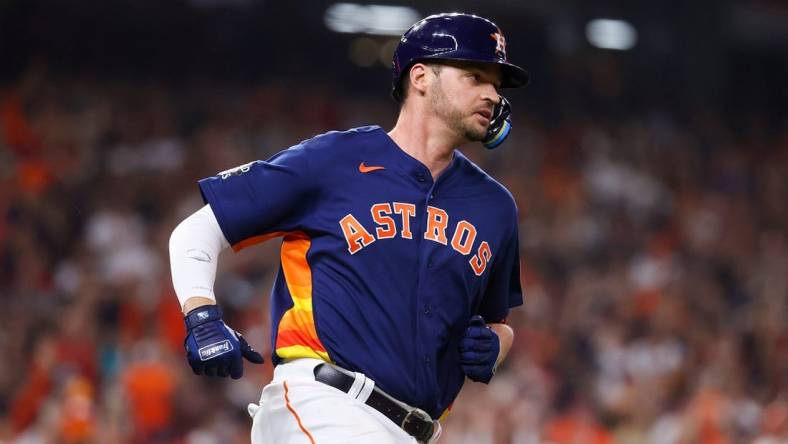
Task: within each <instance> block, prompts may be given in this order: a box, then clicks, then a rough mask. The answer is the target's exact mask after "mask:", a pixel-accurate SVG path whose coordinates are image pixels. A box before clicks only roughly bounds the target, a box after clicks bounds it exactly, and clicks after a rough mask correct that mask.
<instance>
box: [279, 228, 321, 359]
mask: <svg viewBox="0 0 788 444" xmlns="http://www.w3.org/2000/svg"><path fill="white" fill-rule="evenodd" d="M310 245H311V240H310V239H309V236H307V235H306V234H305V233H303V232H294V233H290V234H288V235H286V236H285V238H284V241H283V242H282V252H281V259H282V271H283V272H284V275H285V282H286V283H287V289H288V290H289V291H290V296H291V297H292V298H293V307H292V308H291V309H289V310H287V311H286V312H285V314H284V315H283V316H282V319H281V320H280V321H279V329H278V330H277V332H276V354H277V356H279V357H280V358H282V359H295V358H317V359H322V360H324V361H329V362H330V359H329V357H328V352H326V349H325V347H324V346H323V344H322V343H321V342H320V339H319V338H318V337H317V331H316V330H315V318H314V317H313V315H312V270H311V269H310V268H309V263H307V261H306V254H307V251H309V246H310Z"/></svg>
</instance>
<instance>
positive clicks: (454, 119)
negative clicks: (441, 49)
mask: <svg viewBox="0 0 788 444" xmlns="http://www.w3.org/2000/svg"><path fill="white" fill-rule="evenodd" d="M500 84H501V67H500V66H498V65H494V64H481V63H469V62H448V63H445V64H442V67H441V69H440V71H439V72H438V74H436V76H435V81H433V82H432V83H431V85H430V97H431V100H430V103H431V104H432V108H433V112H434V113H435V114H436V115H438V116H440V117H441V118H442V119H443V120H444V122H445V123H446V124H447V125H448V126H449V127H450V128H451V129H453V130H454V131H456V132H457V134H459V135H461V136H463V137H464V138H465V139H466V140H469V141H472V142H477V141H481V140H483V139H484V137H485V135H486V134H487V128H488V127H489V126H490V117H491V116H492V110H493V106H494V105H495V104H497V103H498V102H499V101H500V98H499V96H498V89H499V88H500Z"/></svg>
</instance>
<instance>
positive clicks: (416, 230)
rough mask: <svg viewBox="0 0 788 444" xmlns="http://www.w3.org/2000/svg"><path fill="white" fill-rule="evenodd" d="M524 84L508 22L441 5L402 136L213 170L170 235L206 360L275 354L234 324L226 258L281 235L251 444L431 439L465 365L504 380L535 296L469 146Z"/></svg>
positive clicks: (200, 363) (367, 138) (355, 138)
mask: <svg viewBox="0 0 788 444" xmlns="http://www.w3.org/2000/svg"><path fill="white" fill-rule="evenodd" d="M527 81H528V76H527V74H526V72H525V71H524V70H523V69H522V68H520V67H518V66H515V65H513V64H511V63H509V62H508V61H507V58H506V40H505V39H504V36H503V33H502V32H501V30H500V28H498V27H497V26H496V25H495V24H494V23H492V22H491V21H489V20H487V19H484V18H482V17H477V16H474V15H468V14H439V15H433V16H430V17H427V18H425V19H423V20H421V21H419V22H418V23H416V24H415V25H413V27H412V28H410V29H409V30H408V31H407V32H406V33H405V34H404V35H403V36H402V39H401V41H400V43H399V46H398V48H397V50H396V52H395V54H394V66H393V96H394V98H395V99H396V100H397V101H398V102H400V103H401V110H400V114H399V118H398V120H397V123H396V126H395V127H394V128H393V129H391V130H390V131H389V132H386V131H384V130H383V129H381V128H380V127H377V126H368V127H362V128H355V129H351V130H348V131H342V132H338V131H333V132H329V133H326V134H322V135H318V136H316V137H314V138H312V139H309V140H306V141H303V142H301V143H299V144H298V145H296V146H293V147H291V148H289V149H286V150H284V151H282V152H280V153H278V154H276V155H275V156H273V157H272V158H270V159H268V160H266V161H255V162H251V163H249V164H246V165H242V166H240V167H237V168H234V169H231V170H228V171H224V172H222V173H219V174H218V175H216V176H214V177H209V178H206V179H203V180H201V181H200V182H199V186H200V190H201V192H202V196H203V198H204V200H205V202H206V203H207V205H206V206H204V207H203V208H202V209H200V210H199V211H197V212H196V213H194V214H193V215H191V216H189V217H188V218H187V219H185V220H184V221H183V222H182V223H181V224H180V225H179V226H178V227H177V228H176V229H175V230H174V231H173V233H172V236H171V239H170V255H171V265H172V277H173V284H174V286H175V290H176V292H177V294H178V298H179V300H180V302H181V304H182V306H183V311H184V313H185V315H186V316H185V322H186V327H187V330H188V334H187V337H186V341H185V346H186V353H187V357H188V361H189V364H190V365H191V367H192V369H193V370H194V373H196V374H205V375H208V376H220V377H225V376H230V377H232V378H239V377H241V375H242V374H243V364H242V362H243V361H242V358H245V359H247V360H249V361H250V362H253V363H261V362H263V357H262V356H260V355H259V354H258V353H257V352H255V351H254V350H252V349H251V348H250V347H249V345H248V344H247V343H246V341H245V340H244V338H243V337H242V336H241V335H240V334H239V333H238V332H236V331H234V330H233V329H232V328H230V327H229V326H228V325H226V324H225V323H224V322H223V321H222V312H221V310H220V308H219V307H218V306H217V305H216V300H215V297H214V294H213V283H214V278H215V273H216V265H217V258H218V255H219V253H220V252H221V251H222V250H223V249H225V248H227V247H228V246H232V248H233V250H236V251H237V250H240V249H242V248H246V247H248V246H251V245H254V244H256V243H259V242H263V241H265V240H267V239H271V238H275V237H282V238H283V241H282V247H281V267H280V269H279V273H278V275H277V277H276V281H275V284H274V288H273V290H272V294H271V319H272V321H273V325H272V332H271V343H272V356H271V358H272V359H273V363H274V365H275V370H274V377H273V380H272V381H271V382H270V384H268V385H267V386H266V387H265V388H264V389H263V391H262V396H261V397H260V402H259V404H251V405H250V406H249V413H250V415H251V417H252V418H253V420H252V442H253V443H255V444H259V443H276V444H283V443H311V444H314V443H320V444H323V443H374V444H384V443H414V442H418V443H427V442H434V441H436V440H437V438H438V436H440V431H441V428H440V423H439V422H438V420H439V418H440V417H441V416H442V415H444V414H445V413H446V412H447V411H448V410H449V408H450V407H451V404H452V401H453V400H454V399H455V397H456V396H457V394H458V393H459V391H460V389H461V387H462V385H463V383H464V381H465V378H466V377H467V378H469V379H471V380H473V381H479V382H483V383H488V382H489V381H490V379H491V378H492V377H493V374H494V373H495V370H496V368H497V366H498V364H500V362H501V361H502V360H503V359H504V358H505V356H506V354H507V352H508V350H509V348H510V346H511V343H512V338H513V332H512V330H511V328H509V327H508V326H506V325H505V319H506V317H507V314H508V312H509V309H510V308H511V307H515V306H517V305H520V304H522V295H521V290H520V283H519V256H518V238H517V226H518V223H517V209H516V207H515V204H514V201H513V199H512V196H511V194H510V193H509V192H508V191H507V190H506V189H505V188H504V187H503V186H502V185H501V184H499V183H498V182H496V181H495V180H493V179H492V178H491V177H490V176H488V175H487V174H486V173H485V172H484V171H482V170H481V169H480V168H479V167H478V166H476V165H474V164H473V163H472V162H471V161H469V160H468V159H467V158H466V157H465V156H463V154H462V153H461V152H459V151H458V150H456V147H458V146H460V145H463V144H465V143H467V142H482V143H483V144H484V145H485V146H487V147H488V148H493V147H495V146H497V145H499V144H500V143H501V142H503V140H504V139H505V138H506V136H507V134H508V133H509V130H510V128H511V125H510V119H509V114H510V108H509V104H508V102H507V101H506V100H505V99H504V98H503V97H501V96H500V95H499V93H498V91H499V89H500V88H511V87H520V86H524V85H525V84H526V83H527Z"/></svg>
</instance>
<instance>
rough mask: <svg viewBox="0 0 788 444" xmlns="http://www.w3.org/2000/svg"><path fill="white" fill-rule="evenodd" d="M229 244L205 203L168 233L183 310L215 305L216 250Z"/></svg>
mask: <svg viewBox="0 0 788 444" xmlns="http://www.w3.org/2000/svg"><path fill="white" fill-rule="evenodd" d="M228 246H229V244H228V243H227V240H226V239H225V238H224V235H223V234H222V231H221V228H219V223H218V222H217V221H216V216H215V215H214V214H213V211H211V208H210V206H208V205H206V206H205V207H203V208H201V209H200V210H199V211H197V212H195V213H194V214H192V215H191V216H189V217H187V218H186V219H184V220H183V222H181V223H180V224H179V225H178V226H177V227H176V228H175V230H173V232H172V235H171V236H170V243H169V249H170V270H171V272H172V283H173V287H174V288H175V293H176V294H177V295H178V300H179V301H180V303H181V307H182V309H183V312H184V313H187V312H189V311H190V310H192V309H194V308H197V307H199V306H202V305H206V304H215V303H216V298H215V296H214V294H213V284H214V280H215V278H216V267H217V265H218V258H219V253H221V251H222V250H223V249H225V248H227V247H228Z"/></svg>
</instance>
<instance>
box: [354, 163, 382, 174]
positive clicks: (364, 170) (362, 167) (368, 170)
mask: <svg viewBox="0 0 788 444" xmlns="http://www.w3.org/2000/svg"><path fill="white" fill-rule="evenodd" d="M385 169H386V167H382V166H366V165H364V162H361V163H360V164H359V165H358V170H359V171H361V172H362V173H364V174H366V173H371V172H373V171H377V170H385Z"/></svg>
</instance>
